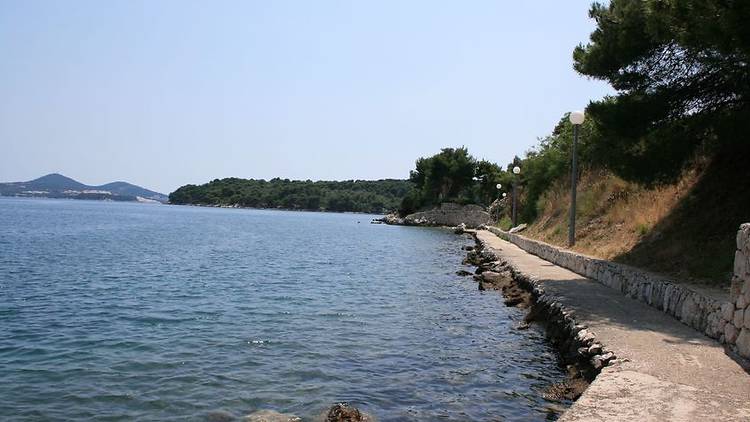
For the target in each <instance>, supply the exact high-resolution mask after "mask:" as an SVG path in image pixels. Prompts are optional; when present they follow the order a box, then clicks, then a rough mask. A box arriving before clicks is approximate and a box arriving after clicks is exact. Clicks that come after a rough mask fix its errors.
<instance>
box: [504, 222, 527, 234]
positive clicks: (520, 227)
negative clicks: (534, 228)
mask: <svg viewBox="0 0 750 422" xmlns="http://www.w3.org/2000/svg"><path fill="white" fill-rule="evenodd" d="M526 226H527V225H526V223H523V224H519V225H517V226H516V227H513V228H512V229H510V230H508V233H518V232H521V231H524V230H525V229H526Z"/></svg>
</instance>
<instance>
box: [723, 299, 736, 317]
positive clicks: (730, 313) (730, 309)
mask: <svg viewBox="0 0 750 422" xmlns="http://www.w3.org/2000/svg"><path fill="white" fill-rule="evenodd" d="M721 318H722V319H724V321H731V320H732V318H734V304H732V303H729V302H727V303H725V304H723V305H721Z"/></svg>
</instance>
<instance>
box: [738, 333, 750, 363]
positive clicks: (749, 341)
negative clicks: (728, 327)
mask: <svg viewBox="0 0 750 422" xmlns="http://www.w3.org/2000/svg"><path fill="white" fill-rule="evenodd" d="M735 344H737V351H738V352H739V353H740V355H742V356H743V357H746V358H750V328H743V329H742V331H740V335H739V336H738V337H737V341H736V342H735Z"/></svg>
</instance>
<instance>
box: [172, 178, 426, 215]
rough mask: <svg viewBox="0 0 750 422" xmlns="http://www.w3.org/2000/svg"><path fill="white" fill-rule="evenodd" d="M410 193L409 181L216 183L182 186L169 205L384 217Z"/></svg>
mask: <svg viewBox="0 0 750 422" xmlns="http://www.w3.org/2000/svg"><path fill="white" fill-rule="evenodd" d="M411 190H412V184H411V183H410V182H409V181H408V180H397V179H383V180H346V181H339V182H337V181H317V182H313V181H311V180H306V181H302V180H289V179H278V178H276V179H271V180H268V181H266V180H256V179H238V178H227V179H216V180H213V181H211V182H209V183H206V184H203V185H199V186H198V185H185V186H182V187H180V188H179V189H177V190H176V191H174V192H172V193H171V194H169V202H170V203H172V204H185V205H209V206H237V207H246V208H283V209H292V210H308V211H339V212H346V211H351V212H367V213H376V214H377V213H385V212H388V211H392V210H395V209H397V208H398V206H399V204H400V202H401V199H402V198H403V197H404V196H406V195H407V194H408V193H409V192H410V191H411Z"/></svg>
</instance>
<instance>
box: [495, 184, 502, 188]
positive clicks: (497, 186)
mask: <svg viewBox="0 0 750 422" xmlns="http://www.w3.org/2000/svg"><path fill="white" fill-rule="evenodd" d="M495 187H496V188H498V189H500V188H502V187H503V185H501V184H500V183H498V184H496V185H495Z"/></svg>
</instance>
